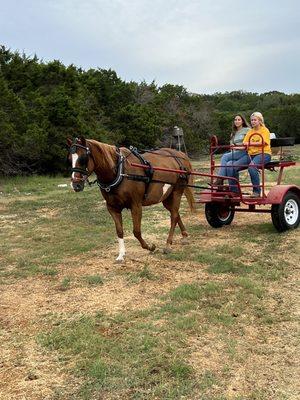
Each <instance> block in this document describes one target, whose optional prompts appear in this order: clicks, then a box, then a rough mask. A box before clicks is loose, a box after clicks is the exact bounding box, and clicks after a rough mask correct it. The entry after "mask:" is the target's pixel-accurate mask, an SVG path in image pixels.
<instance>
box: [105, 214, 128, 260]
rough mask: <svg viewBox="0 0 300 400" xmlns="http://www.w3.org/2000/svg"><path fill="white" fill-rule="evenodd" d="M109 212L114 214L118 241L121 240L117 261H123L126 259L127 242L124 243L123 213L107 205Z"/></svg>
mask: <svg viewBox="0 0 300 400" xmlns="http://www.w3.org/2000/svg"><path fill="white" fill-rule="evenodd" d="M107 209H108V212H109V213H110V215H111V216H112V218H113V220H114V223H115V227H116V232H117V236H118V241H119V255H118V257H117V258H116V261H117V262H122V261H124V257H125V244H124V239H123V238H124V232H123V223H122V214H121V211H117V210H115V209H113V208H111V207H107Z"/></svg>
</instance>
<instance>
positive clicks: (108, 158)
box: [87, 139, 117, 168]
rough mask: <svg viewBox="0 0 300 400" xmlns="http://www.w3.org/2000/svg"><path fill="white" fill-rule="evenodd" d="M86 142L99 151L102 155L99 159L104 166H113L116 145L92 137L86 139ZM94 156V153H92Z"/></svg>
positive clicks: (115, 158) (114, 163)
mask: <svg viewBox="0 0 300 400" xmlns="http://www.w3.org/2000/svg"><path fill="white" fill-rule="evenodd" d="M87 142H88V143H90V144H92V145H93V146H95V147H96V148H97V150H98V151H99V152H100V153H101V155H102V157H101V160H102V162H103V163H104V164H106V167H108V168H114V167H115V165H116V160H117V154H116V147H115V146H112V145H110V144H106V143H101V142H98V141H97V140H94V139H88V140H87ZM94 157H95V155H94Z"/></svg>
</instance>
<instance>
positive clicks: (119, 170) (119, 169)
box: [97, 147, 125, 193]
mask: <svg viewBox="0 0 300 400" xmlns="http://www.w3.org/2000/svg"><path fill="white" fill-rule="evenodd" d="M116 152H117V155H118V161H117V165H116V168H117V176H116V177H115V179H114V180H113V181H112V182H110V183H102V182H101V181H100V179H99V178H97V185H98V186H99V188H100V189H102V190H105V191H106V192H107V193H109V192H110V191H111V190H112V189H115V188H116V187H118V186H119V185H120V184H121V182H122V181H123V179H124V174H123V172H124V161H125V157H124V156H123V154H122V153H121V151H120V149H119V148H118V147H116Z"/></svg>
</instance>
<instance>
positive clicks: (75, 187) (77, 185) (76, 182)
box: [71, 180, 84, 192]
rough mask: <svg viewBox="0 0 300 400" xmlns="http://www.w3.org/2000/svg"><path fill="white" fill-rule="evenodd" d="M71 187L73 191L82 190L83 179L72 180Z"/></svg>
mask: <svg viewBox="0 0 300 400" xmlns="http://www.w3.org/2000/svg"><path fill="white" fill-rule="evenodd" d="M71 187H72V189H73V190H74V191H75V192H82V191H83V189H84V181H83V180H72V181H71Z"/></svg>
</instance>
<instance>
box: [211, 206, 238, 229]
mask: <svg viewBox="0 0 300 400" xmlns="http://www.w3.org/2000/svg"><path fill="white" fill-rule="evenodd" d="M205 216H206V220H207V222H208V223H209V225H210V226H212V227H213V228H222V226H223V225H230V224H231V222H232V221H233V218H234V207H230V206H225V205H224V204H221V203H206V204H205Z"/></svg>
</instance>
